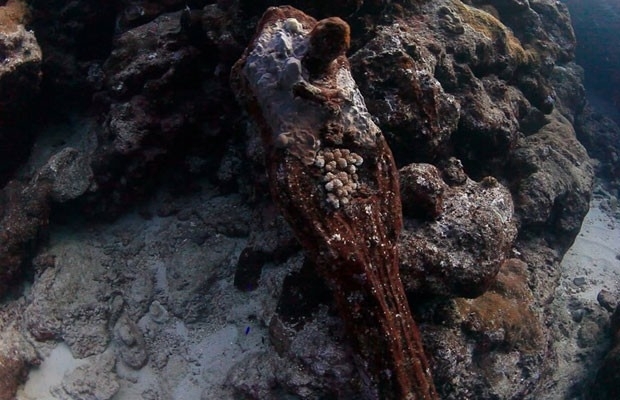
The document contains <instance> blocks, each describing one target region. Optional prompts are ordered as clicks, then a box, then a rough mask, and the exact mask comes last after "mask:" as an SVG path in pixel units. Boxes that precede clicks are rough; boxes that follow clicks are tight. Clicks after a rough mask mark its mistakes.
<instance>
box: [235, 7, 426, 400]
mask: <svg viewBox="0 0 620 400" xmlns="http://www.w3.org/2000/svg"><path fill="white" fill-rule="evenodd" d="M349 32H350V30H349V26H348V25H347V24H346V23H345V22H344V21H342V20H341V19H340V18H335V17H333V18H327V19H324V20H321V21H319V22H317V21H316V20H314V19H313V18H311V17H309V16H307V15H306V14H304V13H302V12H300V11H299V10H296V9H294V8H291V7H279V8H270V9H268V11H267V12H266V13H265V14H264V15H263V18H262V19H261V21H260V23H259V25H258V29H257V34H256V36H255V37H254V39H253V41H252V42H251V43H250V45H249V46H248V48H247V49H246V52H245V53H244V55H243V57H242V58H241V59H240V60H239V61H238V62H237V64H236V65H235V67H234V68H233V72H232V82H233V84H234V89H235V91H236V94H237V97H238V99H239V101H240V102H241V103H242V104H243V105H244V106H245V108H246V110H248V112H249V114H250V115H251V117H253V119H254V121H255V123H256V124H257V125H258V127H259V128H260V131H261V135H262V141H263V144H264V146H265V152H266V164H267V169H268V173H269V180H270V182H269V183H270V188H271V192H272V197H273V198H274V200H275V202H276V204H277V205H278V206H279V208H280V210H281V212H282V213H283V215H284V216H285V218H286V219H287V221H288V222H289V223H290V224H291V226H292V228H293V231H294V233H295V234H296V236H297V238H298V239H299V241H300V243H301V244H302V246H303V247H304V249H305V251H306V254H307V257H308V259H309V261H310V262H312V263H313V264H314V265H315V268H316V271H317V272H318V273H319V274H321V275H322V276H323V278H324V279H325V280H326V282H327V283H328V284H329V286H330V287H331V289H332V291H333V293H334V296H335V302H336V305H337V307H338V309H339V311H340V314H341V316H342V318H343V319H344V320H345V323H346V326H347V329H348V331H349V334H350V335H351V337H352V339H353V344H354V346H355V347H356V350H357V351H358V353H359V355H360V356H361V359H362V361H363V362H362V363H361V365H360V367H361V368H362V370H364V372H365V373H366V374H368V376H369V378H370V379H369V380H370V385H369V386H370V390H372V391H374V392H376V394H375V396H378V397H379V398H382V399H414V398H415V399H434V398H437V394H436V391H435V388H434V384H433V381H432V378H431V376H430V372H429V371H430V368H429V365H428V363H427V361H426V357H425V354H424V350H423V348H422V343H421V338H420V334H419V332H418V328H417V326H416V324H415V322H414V320H413V318H412V316H411V312H410V310H409V307H408V304H407V299H406V296H405V291H404V288H403V286H402V283H401V281H400V276H399V272H398V247H397V242H398V237H399V234H400V232H401V229H402V213H401V200H400V191H399V182H398V170H397V168H396V165H395V163H394V159H393V156H392V153H391V151H390V149H389V147H388V145H387V143H386V141H385V139H384V137H383V135H382V134H381V131H380V130H379V128H378V127H377V126H376V125H375V124H374V122H373V121H372V119H371V116H370V114H369V113H368V111H367V109H366V106H365V103H364V99H363V98H362V96H361V94H360V92H359V90H358V89H357V86H356V84H355V81H354V80H353V78H352V77H351V72H350V69H349V63H348V60H347V58H346V56H345V52H346V50H347V49H348V46H349V40H350V38H349Z"/></svg>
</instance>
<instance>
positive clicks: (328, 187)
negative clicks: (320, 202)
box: [325, 179, 335, 192]
mask: <svg viewBox="0 0 620 400" xmlns="http://www.w3.org/2000/svg"><path fill="white" fill-rule="evenodd" d="M334 180H335V179H334ZM325 190H327V191H328V192H331V191H332V190H334V181H329V182H327V183H326V184H325Z"/></svg>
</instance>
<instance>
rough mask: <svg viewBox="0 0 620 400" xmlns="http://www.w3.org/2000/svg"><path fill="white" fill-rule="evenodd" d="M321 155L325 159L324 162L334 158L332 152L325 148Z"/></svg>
mask: <svg viewBox="0 0 620 400" xmlns="http://www.w3.org/2000/svg"><path fill="white" fill-rule="evenodd" d="M323 157H325V161H326V162H330V161H333V160H334V153H332V152H331V151H329V150H325V151H324V152H323Z"/></svg>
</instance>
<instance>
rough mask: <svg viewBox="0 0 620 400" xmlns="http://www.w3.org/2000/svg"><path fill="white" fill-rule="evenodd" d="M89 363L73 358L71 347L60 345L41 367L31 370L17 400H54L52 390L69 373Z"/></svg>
mask: <svg viewBox="0 0 620 400" xmlns="http://www.w3.org/2000/svg"><path fill="white" fill-rule="evenodd" d="M87 363H88V361H87V360H85V359H84V360H78V359H75V358H73V355H71V350H70V349H69V346H67V345H66V344H64V343H59V344H58V345H57V346H56V347H55V348H54V349H53V350H52V351H51V353H50V354H49V356H47V357H46V358H45V359H44V360H43V362H42V363H41V365H40V366H38V367H37V368H33V369H32V370H30V373H29V374H28V381H27V382H26V385H25V386H24V387H23V388H22V389H21V390H20V391H19V392H18V393H17V400H48V399H50V400H51V399H54V398H55V397H53V396H52V395H51V394H50V389H52V388H53V387H55V386H58V385H60V383H61V382H62V379H63V377H64V376H65V374H66V373H67V372H71V371H73V370H74V369H75V368H77V367H79V366H80V365H84V364H87Z"/></svg>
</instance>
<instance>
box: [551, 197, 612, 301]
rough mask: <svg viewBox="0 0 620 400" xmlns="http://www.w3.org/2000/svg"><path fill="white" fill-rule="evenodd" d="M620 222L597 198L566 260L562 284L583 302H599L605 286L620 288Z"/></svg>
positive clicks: (609, 288) (607, 287)
mask: <svg viewBox="0 0 620 400" xmlns="http://www.w3.org/2000/svg"><path fill="white" fill-rule="evenodd" d="M618 255H620V221H618V220H616V219H614V218H613V217H611V216H610V215H608V214H607V213H605V212H604V211H603V210H601V208H600V201H599V200H594V201H593V203H592V206H591V208H590V211H589V212H588V215H586V218H585V219H584V221H583V225H582V227H581V232H579V235H578V236H577V238H576V239H575V243H573V246H572V247H571V248H570V249H569V251H568V252H567V253H566V255H565V256H564V259H563V260H562V278H563V282H562V284H563V285H564V287H565V288H566V290H567V291H568V292H569V293H570V294H573V295H575V296H577V297H578V298H580V299H581V300H583V301H586V302H590V303H597V300H596V296H597V295H598V293H599V292H600V291H601V290H602V289H606V290H609V291H610V292H613V293H617V292H619V291H620V260H619V259H618Z"/></svg>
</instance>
